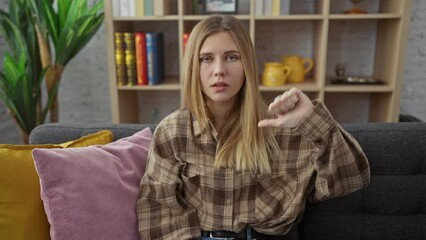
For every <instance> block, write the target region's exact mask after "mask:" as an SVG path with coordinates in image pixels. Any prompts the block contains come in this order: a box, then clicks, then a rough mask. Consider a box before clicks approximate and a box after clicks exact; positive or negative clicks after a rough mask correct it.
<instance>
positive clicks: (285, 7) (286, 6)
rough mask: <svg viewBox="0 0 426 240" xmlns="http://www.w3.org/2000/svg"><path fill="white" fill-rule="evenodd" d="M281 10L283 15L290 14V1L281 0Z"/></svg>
mask: <svg viewBox="0 0 426 240" xmlns="http://www.w3.org/2000/svg"><path fill="white" fill-rule="evenodd" d="M280 8H281V9H280V13H281V15H288V14H290V0H281V6H280Z"/></svg>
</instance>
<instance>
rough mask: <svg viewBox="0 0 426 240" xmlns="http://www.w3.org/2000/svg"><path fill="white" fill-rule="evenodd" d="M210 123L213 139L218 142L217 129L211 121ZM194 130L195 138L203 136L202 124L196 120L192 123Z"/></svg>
mask: <svg viewBox="0 0 426 240" xmlns="http://www.w3.org/2000/svg"><path fill="white" fill-rule="evenodd" d="M208 122H209V127H210V131H211V134H212V136H213V138H214V139H215V140H216V141H217V135H218V133H217V131H216V128H215V127H214V125H213V123H212V122H211V121H210V120H209V121H208ZM192 130H193V132H194V137H199V136H201V134H202V132H201V127H200V123H199V122H198V120H196V119H194V120H193V121H192Z"/></svg>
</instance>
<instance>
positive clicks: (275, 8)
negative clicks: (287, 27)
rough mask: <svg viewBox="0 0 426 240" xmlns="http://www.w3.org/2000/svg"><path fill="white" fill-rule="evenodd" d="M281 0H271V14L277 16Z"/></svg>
mask: <svg viewBox="0 0 426 240" xmlns="http://www.w3.org/2000/svg"><path fill="white" fill-rule="evenodd" d="M280 5H281V0H272V15H273V16H279V15H280V10H281V7H280Z"/></svg>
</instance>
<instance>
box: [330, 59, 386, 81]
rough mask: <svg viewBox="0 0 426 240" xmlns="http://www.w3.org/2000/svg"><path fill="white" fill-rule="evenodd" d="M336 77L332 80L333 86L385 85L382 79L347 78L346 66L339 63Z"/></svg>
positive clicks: (335, 69) (336, 68)
mask: <svg viewBox="0 0 426 240" xmlns="http://www.w3.org/2000/svg"><path fill="white" fill-rule="evenodd" d="M334 71H335V73H336V76H335V77H334V78H331V79H330V83H332V84H373V85H375V84H383V83H384V82H383V81H382V80H380V79H376V78H372V77H360V76H346V64H345V63H338V64H336V67H335V68H334Z"/></svg>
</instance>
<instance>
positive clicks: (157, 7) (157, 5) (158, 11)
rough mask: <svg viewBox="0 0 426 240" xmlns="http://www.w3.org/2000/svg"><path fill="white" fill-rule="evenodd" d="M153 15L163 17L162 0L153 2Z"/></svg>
mask: <svg viewBox="0 0 426 240" xmlns="http://www.w3.org/2000/svg"><path fill="white" fill-rule="evenodd" d="M154 15H155V16H164V0H155V1H154Z"/></svg>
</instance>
